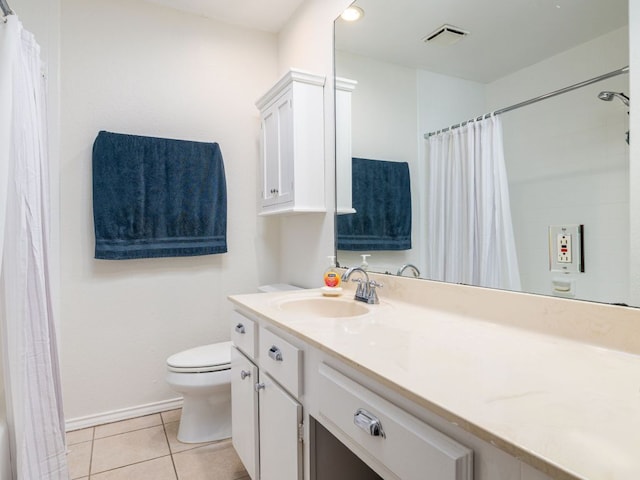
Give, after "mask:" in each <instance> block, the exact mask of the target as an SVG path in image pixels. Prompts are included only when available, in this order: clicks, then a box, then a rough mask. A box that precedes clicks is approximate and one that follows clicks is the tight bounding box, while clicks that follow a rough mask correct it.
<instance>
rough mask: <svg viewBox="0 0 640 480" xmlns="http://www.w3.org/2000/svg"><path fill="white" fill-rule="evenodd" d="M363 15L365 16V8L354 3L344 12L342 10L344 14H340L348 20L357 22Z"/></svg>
mask: <svg viewBox="0 0 640 480" xmlns="http://www.w3.org/2000/svg"><path fill="white" fill-rule="evenodd" d="M363 16H364V10H362V9H361V8H360V7H356V6H355V5H352V6H350V7H349V8H347V9H346V10H345V11H344V12H342V14H341V15H340V18H342V19H343V20H344V21H346V22H355V21H357V20H360V19H361V18H362V17H363Z"/></svg>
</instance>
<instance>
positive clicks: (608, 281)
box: [487, 28, 629, 303]
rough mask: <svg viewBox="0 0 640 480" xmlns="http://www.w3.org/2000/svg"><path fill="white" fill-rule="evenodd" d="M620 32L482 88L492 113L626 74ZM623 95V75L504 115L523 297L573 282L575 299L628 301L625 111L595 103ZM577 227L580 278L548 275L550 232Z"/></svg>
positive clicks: (625, 36) (623, 39)
mask: <svg viewBox="0 0 640 480" xmlns="http://www.w3.org/2000/svg"><path fill="white" fill-rule="evenodd" d="M628 62H629V57H628V29H627V28H622V29H619V30H616V31H614V32H611V33H609V34H607V35H604V36H602V37H599V38H597V39H595V40H593V41H590V42H587V43H585V44H583V45H580V46H578V47H576V48H573V49H571V50H568V51H566V52H564V53H562V54H560V55H557V56H555V57H552V58H549V59H547V60H545V61H543V62H540V63H538V64H535V65H532V66H530V67H528V68H526V69H524V70H521V71H519V72H516V73H514V74H512V75H509V76H508V77H505V78H502V79H500V80H498V81H495V82H493V83H491V84H489V85H488V86H487V105H488V107H489V110H491V109H496V108H500V107H504V106H508V105H511V104H514V103H518V102H520V101H522V100H526V99H528V98H533V97H536V96H538V95H541V94H544V93H547V92H550V91H553V90H557V89H559V88H563V87H565V86H568V85H571V84H574V83H577V82H581V81H583V80H586V79H589V78H593V77H596V76H598V75H601V74H603V73H606V72H609V71H613V70H616V69H618V68H620V67H623V66H625V65H628ZM602 90H613V91H616V92H626V93H628V92H629V76H628V75H620V76H617V77H614V78H612V79H608V80H605V81H602V82H598V83H596V84H593V85H590V86H587V87H584V88H581V89H578V90H574V91H572V92H570V93H566V94H563V95H560V96H558V97H554V98H552V99H548V100H545V101H542V102H539V103H537V104H534V105H531V106H527V107H525V108H521V109H518V110H514V111H512V112H508V113H505V114H504V115H503V119H502V120H503V127H504V142H505V158H506V162H507V171H508V176H509V183H510V196H511V207H512V214H513V223H514V230H515V236H516V244H517V246H518V259H519V264H520V272H521V276H522V286H523V290H525V291H528V292H535V293H542V294H551V293H552V288H551V280H552V279H553V278H563V279H566V278H571V279H573V280H574V282H575V296H576V298H584V299H589V300H595V301H603V302H623V303H627V302H628V301H629V298H628V292H629V174H628V157H629V150H628V149H629V147H628V146H627V144H626V142H625V132H626V131H627V130H628V129H629V126H628V114H627V111H628V108H627V107H625V106H624V105H623V104H622V102H619V101H618V100H614V101H613V102H604V101H602V100H599V99H598V98H597V95H598V93H599V92H600V91H602ZM565 224H584V226H585V227H584V228H585V234H584V238H585V240H584V241H585V249H584V252H585V272H584V273H578V274H569V275H565V274H554V273H552V272H550V271H549V260H548V259H549V253H548V251H549V248H548V230H547V229H548V226H549V225H565Z"/></svg>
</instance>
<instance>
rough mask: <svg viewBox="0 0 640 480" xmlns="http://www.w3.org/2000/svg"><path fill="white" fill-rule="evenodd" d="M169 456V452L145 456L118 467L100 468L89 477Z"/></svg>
mask: <svg viewBox="0 0 640 480" xmlns="http://www.w3.org/2000/svg"><path fill="white" fill-rule="evenodd" d="M170 456H171V455H170V454H169V455H160V456H159V457H153V458H147V459H145V460H140V461H139V462H132V463H127V464H126V465H120V466H119V467H113V468H109V469H107V470H102V471H100V472H95V473H92V474H91V475H90V476H89V478H91V476H94V475H101V474H103V473H107V472H113V471H115V470H120V469H122V468H127V467H131V466H133V465H140V464H142V463H146V462H151V461H153V460H158V459H159V458H165V457H170Z"/></svg>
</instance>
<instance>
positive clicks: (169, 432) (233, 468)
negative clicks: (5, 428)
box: [67, 410, 250, 480]
mask: <svg viewBox="0 0 640 480" xmlns="http://www.w3.org/2000/svg"><path fill="white" fill-rule="evenodd" d="M179 419H180V410H172V411H169V412H163V413H157V414H154V415H147V416H144V417H138V418H134V419H131V420H124V421H122V422H114V423H109V424H106V425H100V426H97V427H91V428H85V429H82V430H76V431H73V432H68V433H67V448H68V452H69V453H68V463H69V471H70V477H71V480H76V479H78V480H132V479H134V480H204V479H207V480H212V479H215V480H250V478H249V476H248V475H247V472H246V470H245V469H244V467H243V466H242V463H241V462H240V459H239V458H238V456H237V455H236V452H235V450H234V449H233V446H232V445H231V440H222V441H220V442H212V443H204V444H203V443H196V444H185V443H180V442H178V440H177V439H176V435H177V433H178V422H179Z"/></svg>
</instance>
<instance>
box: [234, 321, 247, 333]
mask: <svg viewBox="0 0 640 480" xmlns="http://www.w3.org/2000/svg"><path fill="white" fill-rule="evenodd" d="M236 332H238V333H240V334H243V333H245V329H244V325H243V324H241V323H239V324H237V325H236Z"/></svg>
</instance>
